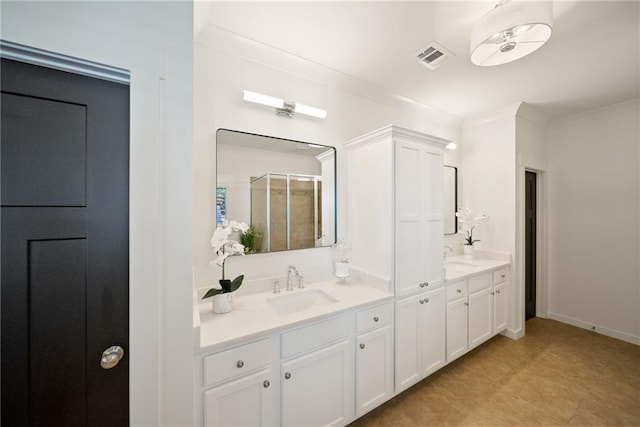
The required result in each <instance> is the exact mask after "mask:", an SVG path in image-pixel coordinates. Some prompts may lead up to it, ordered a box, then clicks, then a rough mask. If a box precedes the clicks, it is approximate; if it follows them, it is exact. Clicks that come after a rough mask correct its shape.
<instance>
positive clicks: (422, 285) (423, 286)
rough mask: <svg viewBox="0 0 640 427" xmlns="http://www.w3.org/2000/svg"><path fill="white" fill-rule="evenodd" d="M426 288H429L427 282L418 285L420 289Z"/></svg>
mask: <svg viewBox="0 0 640 427" xmlns="http://www.w3.org/2000/svg"><path fill="white" fill-rule="evenodd" d="M427 286H429V282H422V283H420V287H421V288H426V287H427Z"/></svg>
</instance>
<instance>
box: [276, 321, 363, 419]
mask: <svg viewBox="0 0 640 427" xmlns="http://www.w3.org/2000/svg"><path fill="white" fill-rule="evenodd" d="M281 352H282V354H281V358H282V359H283V362H282V363H281V369H280V375H281V378H280V383H281V388H282V393H281V425H283V426H301V425H306V426H341V425H346V424H347V423H349V422H350V421H351V420H352V419H353V417H354V415H353V414H354V407H355V404H354V402H355V400H354V369H353V365H354V363H353V359H354V354H353V315H352V314H349V315H342V316H338V317H335V318H332V319H329V320H325V321H322V322H318V323H315V324H312V325H309V326H304V327H301V328H297V329H294V330H292V331H289V332H285V333H283V334H282V335H281Z"/></svg>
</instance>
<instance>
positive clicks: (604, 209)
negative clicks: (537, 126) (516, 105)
mask: <svg viewBox="0 0 640 427" xmlns="http://www.w3.org/2000/svg"><path fill="white" fill-rule="evenodd" d="M639 114H640V113H639V108H638V101H637V100H636V101H634V102H629V103H625V104H619V105H614V106H611V107H608V108H604V109H601V110H596V111H592V112H587V113H584V114H580V115H576V116H572V117H568V118H565V119H563V120H560V121H558V122H557V123H554V124H553V126H552V128H551V130H550V135H549V145H548V167H549V286H550V295H549V311H550V313H549V315H550V317H552V318H555V319H558V320H561V321H564V322H567V323H572V324H574V325H577V326H581V327H586V328H591V327H592V326H595V327H596V330H598V331H599V332H601V333H604V334H607V335H611V336H615V337H617V338H621V339H625V340H627V341H630V342H635V343H637V344H640V277H639V272H638V268H639V266H638V259H639V253H638V242H639V230H638V227H639V226H638V218H639V217H640V210H639V188H638V187H639V185H638V181H639V179H638V178H639V171H638V162H639V160H638V159H639V153H638V152H639V149H638V146H639V144H640V142H639V141H640V132H639V129H638V128H639V123H640V117H639Z"/></svg>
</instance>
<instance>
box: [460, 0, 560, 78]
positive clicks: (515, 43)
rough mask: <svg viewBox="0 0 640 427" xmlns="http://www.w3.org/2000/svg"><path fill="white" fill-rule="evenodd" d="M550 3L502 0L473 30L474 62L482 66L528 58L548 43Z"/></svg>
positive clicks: (550, 22) (472, 47)
mask: <svg viewBox="0 0 640 427" xmlns="http://www.w3.org/2000/svg"><path fill="white" fill-rule="evenodd" d="M552 19H553V11H552V4H551V2H550V1H519V0H501V1H500V2H499V3H498V4H496V6H495V7H494V8H493V9H492V10H491V11H489V12H488V13H487V14H486V15H484V16H483V17H482V18H480V20H479V21H478V22H477V23H476V25H475V26H474V27H473V30H472V31H471V62H473V63H474V64H476V65H480V66H483V67H486V66H492V65H500V64H506V63H508V62H512V61H515V60H517V59H520V58H522V57H524V56H527V55H529V54H530V53H532V52H533V51H535V50H537V49H539V48H540V47H541V46H542V45H543V44H545V43H546V42H547V40H549V38H550V37H551V33H552V25H551V24H552Z"/></svg>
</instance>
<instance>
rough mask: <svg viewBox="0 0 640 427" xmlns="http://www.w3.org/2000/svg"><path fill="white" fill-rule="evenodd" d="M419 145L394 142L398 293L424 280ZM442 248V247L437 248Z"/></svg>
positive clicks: (416, 287) (417, 287) (411, 291)
mask: <svg viewBox="0 0 640 427" xmlns="http://www.w3.org/2000/svg"><path fill="white" fill-rule="evenodd" d="M422 149H423V148H422V145H421V144H417V143H415V142H407V141H397V142H396V146H395V153H396V163H395V182H396V184H395V205H396V207H395V209H396V212H395V214H396V217H395V222H396V224H395V232H396V235H395V241H396V245H395V263H394V269H395V288H396V295H397V296H405V295H411V294H415V293H417V292H419V291H420V290H422V289H421V287H420V284H422V283H424V282H426V278H425V277H424V276H423V273H424V266H423V265H424V257H423V256H422V255H423V254H422V244H423V241H424V240H425V239H424V230H423V212H422V209H423V206H422V202H421V201H422V200H423V198H424V183H423V181H422V180H421V176H422V171H421V169H422V167H423V164H422V163H423V162H422V160H423V159H422V157H421V154H422ZM440 251H442V249H440Z"/></svg>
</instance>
